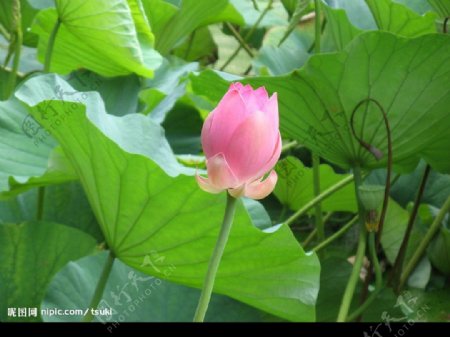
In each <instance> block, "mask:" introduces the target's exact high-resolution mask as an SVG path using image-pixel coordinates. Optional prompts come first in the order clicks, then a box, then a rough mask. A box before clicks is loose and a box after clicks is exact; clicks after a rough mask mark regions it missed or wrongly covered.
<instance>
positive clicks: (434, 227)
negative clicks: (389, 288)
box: [398, 196, 450, 290]
mask: <svg viewBox="0 0 450 337" xmlns="http://www.w3.org/2000/svg"><path fill="white" fill-rule="evenodd" d="M449 210H450V196H448V198H447V200H446V201H445V203H444V205H442V208H441V209H440V211H439V213H438V215H437V216H436V218H434V221H433V223H432V224H431V226H430V228H429V229H428V231H427V233H426V234H425V236H424V237H423V239H422V241H421V242H420V244H419V247H417V249H416V250H415V251H414V254H413V256H412V257H411V260H409V262H408V263H407V265H406V267H405V270H404V271H403V273H402V275H401V277H400V283H399V286H398V289H399V290H401V289H402V288H403V285H404V284H405V282H406V280H407V279H408V277H409V275H411V273H412V272H413V270H414V268H415V267H416V265H417V263H418V262H419V260H420V258H421V257H422V255H423V253H424V252H425V249H426V248H427V247H428V245H429V244H430V242H431V240H432V239H433V237H434V236H435V234H436V233H437V231H438V230H439V228H440V227H441V223H442V220H444V217H445V214H447V212H448V211H449Z"/></svg>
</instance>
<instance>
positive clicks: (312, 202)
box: [284, 175, 354, 225]
mask: <svg viewBox="0 0 450 337" xmlns="http://www.w3.org/2000/svg"><path fill="white" fill-rule="evenodd" d="M353 179H354V177H353V175H349V176H348V177H345V178H344V179H342V180H341V181H339V182H337V183H336V184H334V185H333V186H330V187H329V188H328V189H326V190H325V191H323V192H322V193H320V194H319V195H318V196H316V197H315V198H314V199H312V200H310V201H309V202H308V203H307V204H306V205H304V206H303V207H302V208H300V209H299V210H298V211H297V212H295V213H294V214H293V215H292V216H291V217H289V218H288V219H287V220H286V221H285V222H284V223H285V224H286V225H290V224H292V223H293V222H294V221H295V220H296V219H297V218H299V217H300V216H302V215H303V214H305V213H306V212H307V211H309V210H310V209H311V208H312V207H314V206H315V205H316V204H317V203H319V202H322V201H323V200H325V199H326V198H328V197H329V196H330V195H332V194H333V193H335V192H337V191H339V190H340V189H341V188H343V187H345V186H347V185H348V184H350V183H351V182H352V181H353Z"/></svg>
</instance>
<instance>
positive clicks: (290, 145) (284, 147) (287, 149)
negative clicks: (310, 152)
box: [281, 140, 298, 152]
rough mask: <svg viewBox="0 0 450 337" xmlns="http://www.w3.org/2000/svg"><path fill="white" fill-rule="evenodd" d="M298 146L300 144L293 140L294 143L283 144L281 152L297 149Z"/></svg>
mask: <svg viewBox="0 0 450 337" xmlns="http://www.w3.org/2000/svg"><path fill="white" fill-rule="evenodd" d="M297 145H298V142H297V141H296V140H293V141H292V142H289V143H286V144H283V146H282V147H281V152H286V151H289V150H290V149H292V148H295V147H296V146H297Z"/></svg>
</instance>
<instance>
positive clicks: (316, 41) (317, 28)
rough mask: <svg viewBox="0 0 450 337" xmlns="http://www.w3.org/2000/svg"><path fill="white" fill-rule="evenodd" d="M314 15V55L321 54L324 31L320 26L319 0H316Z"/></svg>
mask: <svg viewBox="0 0 450 337" xmlns="http://www.w3.org/2000/svg"><path fill="white" fill-rule="evenodd" d="M314 13H315V14H316V15H315V19H314V24H315V27H314V29H315V30H314V53H315V54H319V53H320V35H321V34H322V29H321V27H320V26H321V25H320V3H319V0H314Z"/></svg>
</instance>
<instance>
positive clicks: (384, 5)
mask: <svg viewBox="0 0 450 337" xmlns="http://www.w3.org/2000/svg"><path fill="white" fill-rule="evenodd" d="M366 3H367V5H368V6H369V8H370V10H371V12H372V14H373V16H374V18H375V21H376V22H377V26H378V28H379V29H380V30H386V31H388V32H391V33H393V34H397V35H402V36H406V37H415V36H419V35H423V34H429V33H436V24H435V22H434V20H435V19H436V15H435V14H434V13H431V12H427V13H425V14H424V15H420V14H417V13H416V12H414V11H413V10H412V9H409V8H408V7H406V6H405V5H403V4H399V3H397V2H394V1H392V0H366Z"/></svg>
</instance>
